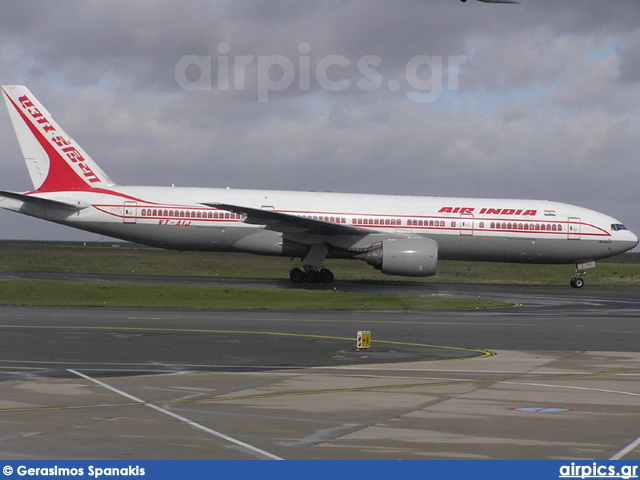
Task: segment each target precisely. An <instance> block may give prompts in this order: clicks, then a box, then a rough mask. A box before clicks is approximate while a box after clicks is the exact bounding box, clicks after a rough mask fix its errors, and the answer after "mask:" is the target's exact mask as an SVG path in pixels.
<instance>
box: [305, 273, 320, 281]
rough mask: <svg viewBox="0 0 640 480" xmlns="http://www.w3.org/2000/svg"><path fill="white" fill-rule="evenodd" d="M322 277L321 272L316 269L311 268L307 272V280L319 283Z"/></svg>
mask: <svg viewBox="0 0 640 480" xmlns="http://www.w3.org/2000/svg"><path fill="white" fill-rule="evenodd" d="M319 279H320V274H319V273H318V272H317V271H316V270H309V271H308V272H307V282H309V283H317V282H318V280H319Z"/></svg>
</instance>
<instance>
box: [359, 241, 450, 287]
mask: <svg viewBox="0 0 640 480" xmlns="http://www.w3.org/2000/svg"><path fill="white" fill-rule="evenodd" d="M372 247H373V248H372V249H371V250H369V251H368V252H366V253H364V254H362V255H359V256H358V258H361V259H362V260H365V261H366V262H367V263H368V264H369V265H371V266H372V267H374V268H377V269H378V270H381V271H382V273H384V274H387V275H401V276H404V277H430V276H432V275H435V274H436V264H437V263H438V242H436V241H435V240H431V239H430V238H422V237H408V238H390V239H387V240H383V241H382V242H379V243H374V244H373V245H372Z"/></svg>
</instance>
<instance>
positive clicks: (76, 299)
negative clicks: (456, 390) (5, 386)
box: [0, 280, 510, 310]
mask: <svg viewBox="0 0 640 480" xmlns="http://www.w3.org/2000/svg"><path fill="white" fill-rule="evenodd" d="M0 304H2V305H31V306H34V305H35V306H61V307H102V306H107V307H136V308H194V309H216V310H443V309H447V310H451V309H470V308H488V307H500V306H506V305H510V304H507V303H505V302H496V301H489V300H483V299H459V298H458V299H456V298H441V297H419V296H415V295H376V294H359V293H348V292H341V291H333V290H329V291H327V290H324V291H318V290H303V289H296V290H282V289H266V288H234V287H230V288H226V287H208V286H206V287H205V286H202V287H201V286H185V285H149V284H133V283H107V282H86V283H81V282H74V281H64V280H61V281H53V280H0Z"/></svg>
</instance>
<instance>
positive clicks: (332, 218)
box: [0, 186, 638, 263]
mask: <svg viewBox="0 0 640 480" xmlns="http://www.w3.org/2000/svg"><path fill="white" fill-rule="evenodd" d="M38 196H39V197H42V198H50V199H53V200H61V201H65V202H81V203H83V204H86V205H89V206H88V207H87V208H84V209H82V210H80V211H78V212H73V213H72V214H68V213H61V212H58V211H50V212H47V210H46V209H45V210H40V209H37V210H38V211H37V212H36V209H31V210H30V208H31V207H29V206H26V205H21V202H16V201H13V200H11V199H5V200H3V201H1V202H0V206H1V207H4V208H8V209H12V210H17V209H19V210H20V212H21V213H25V214H30V215H34V216H37V217H40V218H45V219H47V220H51V221H55V222H59V223H63V224H66V225H69V226H72V227H76V228H80V229H83V230H88V231H92V232H95V233H99V234H102V235H108V236H112V237H115V238H121V239H125V240H129V241H133V242H138V243H142V244H147V245H153V246H158V247H163V248H171V249H179V250H211V251H238V252H250V253H256V254H265V255H284V256H303V255H304V254H305V252H306V249H307V247H304V246H303V245H301V244H300V242H299V241H300V237H299V235H298V236H296V238H295V241H294V242H291V241H289V238H288V237H289V236H290V235H289V234H288V233H286V232H280V231H273V230H270V229H266V228H265V227H264V226H263V225H253V224H249V223H246V222H245V218H244V217H242V216H241V215H239V214H234V213H230V212H228V211H227V212H225V211H223V210H220V209H217V208H213V207H209V206H205V205H203V204H205V203H209V204H211V203H225V204H239V205H245V206H249V207H252V208H257V209H263V210H273V211H276V212H281V213H285V214H290V215H295V216H304V217H308V218H313V219H316V220H321V221H325V222H329V223H340V224H344V225H350V226H355V227H358V228H359V230H360V231H363V230H364V231H366V232H370V233H363V234H357V235H342V236H335V238H334V239H333V240H332V245H331V246H332V248H333V250H332V252H331V254H330V255H329V256H330V257H340V258H352V257H354V256H355V255H356V254H358V253H360V252H362V251H364V250H366V249H367V248H368V247H369V246H370V245H371V244H372V243H373V241H375V240H378V239H384V238H387V237H393V236H397V235H407V234H410V235H414V236H422V237H427V238H430V239H433V240H435V241H437V242H438V257H439V258H440V259H450V260H483V261H508V262H522V263H575V262H582V261H590V260H597V259H600V258H606V257H610V256H612V255H616V254H618V253H622V252H624V251H627V250H629V249H630V248H633V247H634V246H635V245H636V244H637V243H638V238H637V237H636V236H635V235H634V234H633V233H632V232H630V231H628V230H626V229H621V230H617V229H616V226H617V225H621V224H620V222H619V221H617V220H616V219H614V218H612V217H609V216H607V215H604V214H602V213H599V212H596V211H593V210H589V209H585V208H581V207H577V206H574V205H569V204H564V203H558V202H549V201H540V200H519V199H477V198H476V199H472V198H447V197H412V196H391V195H365V194H341V193H319V192H296V191H270V190H235V189H209V188H173V187H135V186H127V187H124V186H122V187H113V188H112V189H96V190H95V191H78V192H75V191H74V192H51V193H38ZM11 202H13V203H14V204H15V206H14V207H15V208H11ZM306 243H307V244H312V243H313V240H312V239H311V240H309V241H308V242H306Z"/></svg>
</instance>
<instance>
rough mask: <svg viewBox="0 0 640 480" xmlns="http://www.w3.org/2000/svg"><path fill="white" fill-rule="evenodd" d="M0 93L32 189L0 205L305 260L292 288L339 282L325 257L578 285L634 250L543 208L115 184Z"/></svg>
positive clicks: (25, 96) (561, 210)
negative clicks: (563, 278)
mask: <svg viewBox="0 0 640 480" xmlns="http://www.w3.org/2000/svg"><path fill="white" fill-rule="evenodd" d="M1 89H2V93H3V97H4V99H5V102H6V104H7V108H8V110H9V115H10V118H11V122H12V124H13V127H14V130H15V133H16V136H17V138H18V142H19V144H20V148H21V150H22V153H23V156H24V161H25V163H26V165H27V170H28V172H29V175H30V177H31V180H32V182H33V187H34V189H33V190H31V191H28V192H12V191H0V208H4V209H6V210H10V211H14V212H18V213H22V214H25V215H30V216H33V217H37V218H41V219H44V220H48V221H51V222H56V223H59V224H63V225H68V226H70V227H75V228H78V229H81V230H87V231H89V232H94V233H97V234H100V235H107V236H109V237H114V238H119V239H123V240H127V241H131V242H136V243H140V244H145V245H150V246H155V247H161V248H166V249H175V250H201V251H223V252H248V253H253V254H259V255H272V256H285V257H291V258H292V259H294V258H300V259H301V261H302V265H301V266H302V268H299V267H297V266H296V267H294V268H292V269H291V271H290V272H289V278H290V279H291V281H293V282H295V283H299V282H303V281H306V282H309V283H315V282H323V283H331V282H333V281H334V274H333V273H332V272H331V270H329V269H327V268H325V267H323V262H324V260H325V259H326V258H341V259H359V260H363V261H365V262H366V263H367V264H369V265H371V266H373V267H374V268H376V269H378V270H380V271H381V272H382V273H383V274H388V275H398V276H406V277H429V276H432V275H435V273H436V266H437V262H438V259H445V260H463V261H493V262H517V263H547V264H563V263H567V264H571V263H575V264H576V270H575V273H574V276H573V278H572V279H571V282H570V283H571V286H572V287H575V288H581V287H582V286H583V285H584V280H583V278H582V276H583V275H584V273H585V270H587V269H589V268H593V267H595V261H596V260H599V259H602V258H607V257H610V256H613V255H617V254H619V253H623V252H625V251H627V250H630V249H632V248H634V247H635V246H636V245H637V244H638V237H637V236H636V235H634V234H633V233H632V232H631V231H629V230H628V229H627V228H626V227H625V226H624V225H623V224H622V223H621V222H620V221H618V220H616V219H615V218H612V217H610V216H608V215H605V214H602V213H599V212H596V211H593V210H589V209H586V208H582V207H577V206H574V205H569V204H565V203H558V202H551V201H546V200H545V201H542V200H523V199H485V198H450V197H417V196H399V195H374V194H349V193H329V192H324V193H322V192H302V191H276V190H240V189H229V188H193V187H175V186H171V187H154V186H124V185H118V184H116V183H115V182H114V181H113V180H111V178H109V176H108V175H107V174H106V173H105V172H104V171H103V170H102V169H101V168H100V167H99V166H98V164H97V163H96V162H95V161H94V160H93V159H92V158H91V157H90V156H89V155H88V154H87V153H86V152H85V151H84V150H83V149H82V148H81V147H80V145H79V144H78V143H77V142H76V141H75V140H74V139H73V138H71V137H70V136H69V135H68V134H67V133H66V132H65V131H64V130H63V129H62V128H61V127H60V125H59V124H58V123H57V122H56V121H55V120H54V118H53V117H52V116H51V114H50V113H49V112H48V111H47V110H46V109H45V108H44V106H43V105H42V104H41V103H40V102H39V101H38V100H37V99H36V97H35V96H34V95H33V94H32V93H31V92H30V91H29V90H28V89H27V88H26V87H24V86H2V87H1Z"/></svg>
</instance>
